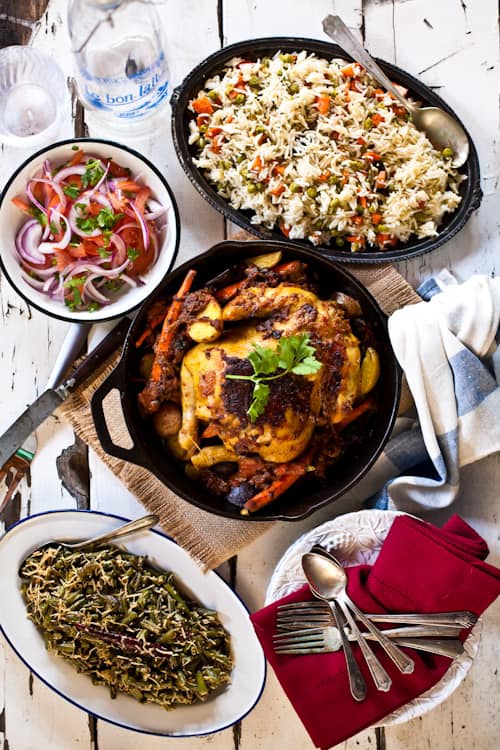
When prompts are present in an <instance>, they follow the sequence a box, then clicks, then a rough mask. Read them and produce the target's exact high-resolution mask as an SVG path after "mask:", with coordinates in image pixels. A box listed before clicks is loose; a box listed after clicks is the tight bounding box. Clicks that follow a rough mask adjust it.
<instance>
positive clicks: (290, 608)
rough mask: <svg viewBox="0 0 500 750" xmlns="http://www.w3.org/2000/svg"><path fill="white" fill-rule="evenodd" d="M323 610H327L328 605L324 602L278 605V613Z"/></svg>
mask: <svg viewBox="0 0 500 750" xmlns="http://www.w3.org/2000/svg"><path fill="white" fill-rule="evenodd" d="M304 608H306V609H309V608H311V609H325V610H328V609H329V607H328V604H326V603H325V602H320V601H316V602H315V601H309V602H290V604H279V605H278V611H279V612H287V611H293V610H295V609H304Z"/></svg>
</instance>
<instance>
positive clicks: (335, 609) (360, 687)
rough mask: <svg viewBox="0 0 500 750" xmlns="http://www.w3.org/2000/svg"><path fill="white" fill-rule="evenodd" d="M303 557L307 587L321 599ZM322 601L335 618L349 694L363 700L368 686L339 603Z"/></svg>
mask: <svg viewBox="0 0 500 750" xmlns="http://www.w3.org/2000/svg"><path fill="white" fill-rule="evenodd" d="M304 557H306V555H303V556H302V567H303V568H304V573H305V576H306V578H307V581H308V583H309V588H310V589H311V592H312V594H313V595H314V596H315V597H317V598H318V599H323V597H322V596H321V595H320V594H319V593H318V591H317V590H316V588H315V586H314V585H313V584H311V581H310V579H309V576H308V574H307V571H306V568H305V567H304ZM324 601H326V602H327V604H328V605H329V607H330V609H331V611H332V614H333V617H334V619H335V624H336V626H337V631H338V634H339V636H340V641H341V643H342V647H343V649H344V656H345V661H346V666H347V675H348V679H349V689H350V691H351V695H352V697H353V698H354V700H356V701H363V700H365V698H366V696H367V693H368V687H367V684H366V680H365V678H364V677H363V675H362V673H361V669H360V668H359V664H358V662H357V661H356V657H355V656H354V653H353V650H352V648H351V644H350V643H349V638H348V637H347V633H346V632H345V630H344V625H343V622H342V615H341V610H340V607H339V604H338V603H337V602H336V601H335V600H334V601H329V600H327V599H324Z"/></svg>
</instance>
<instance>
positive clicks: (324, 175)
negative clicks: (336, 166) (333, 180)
mask: <svg viewBox="0 0 500 750" xmlns="http://www.w3.org/2000/svg"><path fill="white" fill-rule="evenodd" d="M331 175H332V173H331V172H330V170H328V169H327V170H326V171H325V172H323V173H322V174H320V176H319V179H320V181H321V182H327V181H328V180H329V178H330V177H331Z"/></svg>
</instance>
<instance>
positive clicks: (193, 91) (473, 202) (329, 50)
mask: <svg viewBox="0 0 500 750" xmlns="http://www.w3.org/2000/svg"><path fill="white" fill-rule="evenodd" d="M280 50H281V51H282V52H285V53H286V52H298V51H300V50H306V51H307V52H314V53H316V54H317V55H318V56H320V57H324V58H326V59H332V58H334V57H340V58H343V59H345V60H351V59H352V58H351V57H350V56H349V55H348V54H347V53H346V52H344V50H343V49H342V48H341V47H339V46H338V45H336V44H331V43H329V42H322V41H318V40H315V39H300V38H295V37H270V38H266V39H251V40H248V41H246V42H238V43H237V44H232V45H230V46H228V47H224V49H222V50H220V51H219V52H216V53H214V54H213V55H210V56H209V57H207V58H206V59H205V60H204V61H203V62H201V63H200V64H199V65H197V67H196V68H194V69H193V70H192V71H191V72H190V73H189V74H188V75H187V76H186V78H185V79H184V81H183V82H182V84H181V85H180V86H178V87H177V88H176V89H175V91H174V92H173V95H172V100H171V103H172V136H173V139H174V145H175V150H176V152H177V156H178V157H179V160H180V163H181V165H182V168H183V169H184V171H185V172H186V174H187V176H188V177H189V179H190V180H191V182H192V183H193V185H194V186H195V188H196V189H197V190H198V191H199V192H200V193H201V195H202V196H203V197H204V198H205V200H207V201H208V203H210V205H211V206H213V207H214V208H216V209H217V211H220V212H221V213H222V214H224V216H225V217H226V218H228V219H230V220H231V221H233V222H234V223H235V224H238V226H240V227H242V228H243V229H245V230H247V231H248V232H250V233H251V234H254V235H256V236H257V237H259V238H261V239H263V240H277V241H279V240H282V239H283V235H282V233H281V232H280V231H279V229H277V228H276V229H272V230H271V229H267V228H266V227H264V226H261V225H258V224H252V223H251V216H252V212H251V211H242V210H238V209H235V208H233V207H232V206H231V205H230V204H229V203H228V202H227V201H226V200H225V199H224V198H222V197H221V196H220V195H219V194H218V193H217V191H216V190H215V188H214V186H213V185H212V184H211V183H210V182H209V181H208V180H207V179H206V178H205V176H204V174H203V172H202V170H200V169H198V168H197V167H196V166H195V165H194V164H193V157H194V156H195V149H194V147H193V146H190V145H189V144H188V137H189V121H190V119H192V118H193V117H194V115H193V113H192V112H190V111H189V109H188V105H189V102H190V101H191V100H192V99H194V98H196V95H197V94H198V92H199V91H200V89H202V88H203V85H204V83H205V81H206V80H207V79H209V78H212V76H214V75H216V74H217V73H220V72H221V70H222V69H223V68H224V66H225V65H226V63H228V62H229V60H231V59H232V58H233V57H243V58H244V59H246V60H255V59H257V58H258V57H262V56H265V55H273V54H275V53H276V52H278V51H280ZM376 59H377V58H376ZM377 62H378V63H379V65H380V67H381V68H382V70H383V71H384V72H385V73H386V74H387V75H388V76H389V78H390V79H391V80H392V81H394V82H395V83H398V84H400V85H402V86H405V87H406V88H407V89H408V92H409V96H411V97H412V98H414V99H416V100H418V101H420V102H422V106H434V107H442V109H444V110H445V111H446V112H449V113H450V114H451V115H453V117H455V119H457V120H458V121H459V122H460V119H459V118H458V117H457V115H456V113H455V112H454V111H453V110H452V109H451V108H450V107H449V106H448V105H447V104H446V102H444V101H443V100H442V99H441V97H440V96H438V95H437V94H435V93H434V92H433V91H432V90H431V89H430V88H428V87H427V86H426V85H425V84H424V83H422V82H421V81H419V80H418V79H417V78H414V77H413V76H411V75H410V74H409V73H406V72H405V71H404V70H401V69H400V68H398V67H396V66H395V65H392V64H391V63H388V62H385V61H384V60H379V59H377ZM461 124H462V127H464V126H463V123H461ZM464 130H465V127H464ZM466 132H467V131H466ZM468 137H469V148H470V152H469V158H468V159H467V162H466V163H465V164H464V166H463V167H461V168H460V172H461V173H462V174H464V175H465V176H466V177H467V179H466V180H464V181H463V182H462V184H461V186H460V195H461V196H462V200H461V202H460V205H459V206H458V208H457V210H456V211H455V212H454V213H452V214H445V216H444V219H443V222H442V223H441V226H440V228H439V233H438V235H437V236H436V237H429V238H426V239H422V240H419V239H417V238H414V239H413V240H410V241H409V242H407V243H404V244H403V243H401V244H400V245H398V246H397V247H396V248H394V249H392V250H384V251H383V252H381V251H374V252H356V253H353V252H350V251H343V250H339V248H337V247H331V246H329V245H319V246H317V247H315V246H313V245H312V244H311V243H310V242H308V241H307V240H293V242H294V244H297V245H299V246H301V247H304V248H308V249H311V248H312V249H315V250H316V252H321V253H325V254H327V255H328V256H329V257H330V258H334V259H335V260H338V261H345V262H349V263H387V262H389V261H398V260H407V259H408V258H413V257H415V256H417V255H423V254H424V253H428V252H430V251H431V250H435V249H436V248H437V247H440V245H442V244H444V243H445V242H447V241H448V240H450V239H451V238H452V237H453V236H454V235H455V234H456V233H457V232H458V231H460V229H462V227H463V226H464V224H465V223H466V221H467V220H468V219H469V217H470V215H471V214H472V212H473V211H475V209H477V208H478V207H479V205H480V203H481V198H482V192H481V187H480V175H479V162H478V158H477V152H476V149H475V147H474V144H473V142H472V140H471V138H470V136H468Z"/></svg>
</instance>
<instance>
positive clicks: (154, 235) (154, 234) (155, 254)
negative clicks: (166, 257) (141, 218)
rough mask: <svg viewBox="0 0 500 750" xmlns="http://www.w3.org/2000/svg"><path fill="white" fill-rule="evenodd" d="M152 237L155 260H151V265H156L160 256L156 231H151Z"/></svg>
mask: <svg viewBox="0 0 500 750" xmlns="http://www.w3.org/2000/svg"><path fill="white" fill-rule="evenodd" d="M150 237H151V245H152V247H153V260H152V261H151V265H154V264H155V263H156V260H157V258H158V237H157V236H156V232H153V231H151V232H150Z"/></svg>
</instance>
